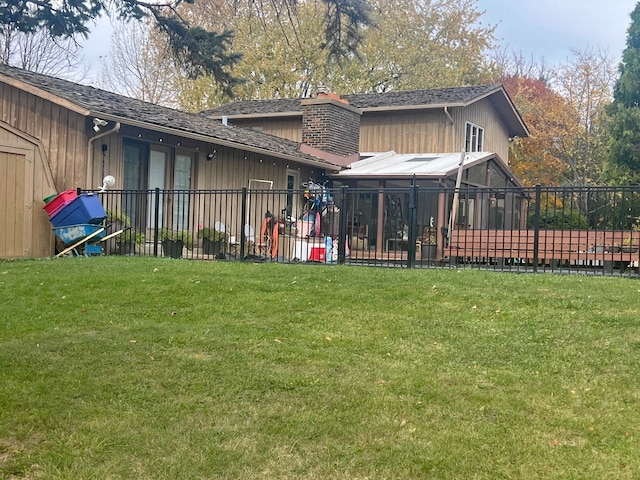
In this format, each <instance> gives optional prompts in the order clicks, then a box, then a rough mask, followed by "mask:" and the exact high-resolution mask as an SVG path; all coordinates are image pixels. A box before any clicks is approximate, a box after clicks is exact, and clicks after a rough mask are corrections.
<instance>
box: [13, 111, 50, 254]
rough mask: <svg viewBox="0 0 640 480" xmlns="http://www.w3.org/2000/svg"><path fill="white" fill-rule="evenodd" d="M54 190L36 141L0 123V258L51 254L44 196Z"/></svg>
mask: <svg viewBox="0 0 640 480" xmlns="http://www.w3.org/2000/svg"><path fill="white" fill-rule="evenodd" d="M52 193H55V187H54V185H53V178H52V176H51V172H50V171H49V168H48V164H47V162H46V159H45V158H44V151H43V148H42V145H41V144H39V142H37V141H34V140H32V139H28V138H24V137H21V136H20V135H18V134H16V132H15V131H13V129H12V128H11V127H8V126H4V127H3V126H2V124H1V123H0V210H1V211H2V212H3V213H2V215H0V258H26V257H44V256H48V255H51V254H52V253H53V234H52V231H51V225H50V223H49V218H48V216H47V214H46V212H45V211H44V210H43V209H42V206H43V201H42V200H43V199H44V198H45V197H47V196H49V195H51V194H52Z"/></svg>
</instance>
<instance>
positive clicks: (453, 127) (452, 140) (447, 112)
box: [444, 105, 456, 152]
mask: <svg viewBox="0 0 640 480" xmlns="http://www.w3.org/2000/svg"><path fill="white" fill-rule="evenodd" d="M444 114H445V115H446V116H447V118H448V119H449V121H450V122H451V140H450V141H451V151H452V152H453V151H455V150H454V148H453V144H454V141H455V139H456V127H455V123H454V121H453V117H452V116H451V114H450V113H449V108H448V107H447V106H446V105H445V106H444Z"/></svg>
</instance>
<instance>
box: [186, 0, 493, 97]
mask: <svg viewBox="0 0 640 480" xmlns="http://www.w3.org/2000/svg"><path fill="white" fill-rule="evenodd" d="M221 3H222V4H224V3H225V2H223V1H221V0H207V1H202V2H198V3H196V4H193V5H185V6H184V10H185V11H188V12H189V13H184V15H186V16H187V15H188V16H189V18H194V19H195V18H201V19H202V20H201V21H202V22H206V23H208V22H210V21H211V18H212V17H211V15H210V14H208V13H209V12H210V11H211V10H214V9H216V10H217V11H219V12H220V13H219V14H218V15H217V16H216V17H215V21H220V19H221V17H223V16H226V15H228V16H229V19H228V21H229V22H233V23H232V24H231V25H232V27H231V28H233V30H234V31H235V32H236V37H235V40H234V44H233V47H234V49H235V51H237V52H239V53H241V54H242V60H241V61H240V62H238V64H237V65H236V66H235V67H234V73H235V74H236V75H237V76H239V77H241V78H243V79H244V83H243V84H241V85H237V86H236V87H234V89H233V91H234V96H235V97H236V98H240V99H261V98H262V99H268V98H284V97H304V96H308V95H310V94H311V93H312V92H313V91H314V89H315V88H316V87H317V86H318V85H319V84H320V83H322V84H325V85H327V86H328V87H329V88H330V89H331V90H333V91H335V92H338V93H341V94H348V93H356V92H358V93H359V92H383V91H389V90H406V89H417V88H428V87H442V86H451V85H468V84H479V83H482V82H483V80H484V79H485V78H487V73H486V61H485V57H484V52H485V50H486V49H487V48H489V47H490V46H491V45H492V42H493V27H490V26H479V25H478V23H479V22H478V19H479V18H480V16H481V12H479V11H478V10H476V9H475V0H448V1H447V0H435V1H430V2H427V1H425V0H419V1H416V0H370V2H369V4H370V7H371V9H370V19H371V24H372V25H374V26H369V27H367V28H363V29H362V31H361V43H360V45H359V48H358V55H357V56H356V55H351V56H346V57H344V58H343V59H342V60H341V61H340V62H338V61H336V60H335V58H334V57H332V56H331V55H330V54H329V53H328V52H327V50H326V49H324V50H323V45H324V30H323V26H322V19H323V17H324V10H323V8H322V6H321V5H322V4H321V3H320V2H304V3H302V2H301V3H300V5H299V6H298V9H297V11H296V17H295V19H296V21H295V22H281V21H279V20H278V18H279V16H282V15H284V13H283V12H282V11H278V10H274V9H272V10H269V9H267V7H266V6H264V7H263V9H262V10H261V11H260V12H256V11H255V10H248V9H245V10H237V9H236V10H231V9H229V8H228V7H227V9H225V8H224V7H222V6H221ZM267 3H268V2H264V5H266V4H267ZM239 13H240V14H241V15H240V14H239ZM233 15H235V17H233V18H231V17H232V16H233ZM190 87H191V88H193V90H194V91H195V90H197V93H195V92H192V93H187V92H183V93H184V96H183V98H185V99H187V98H188V99H189V103H188V104H186V105H183V107H184V108H189V109H193V108H196V105H194V103H193V102H199V106H201V107H203V108H208V107H212V106H215V105H217V104H219V103H222V102H225V101H228V98H224V96H221V95H219V92H216V91H215V88H214V87H211V88H209V89H207V86H206V81H204V79H203V81H202V82H201V81H198V82H197V83H194V84H193V85H191V86H190ZM203 95H204V96H203ZM202 99H204V100H205V102H211V103H209V104H208V105H207V104H203V103H202V102H201V100H202ZM216 102H217V103H216Z"/></svg>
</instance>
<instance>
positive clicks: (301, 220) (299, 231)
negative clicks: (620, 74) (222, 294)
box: [99, 183, 640, 275]
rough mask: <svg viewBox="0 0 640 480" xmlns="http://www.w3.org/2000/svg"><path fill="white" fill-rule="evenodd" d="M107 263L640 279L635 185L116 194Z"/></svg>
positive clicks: (109, 196) (109, 198)
mask: <svg viewBox="0 0 640 480" xmlns="http://www.w3.org/2000/svg"><path fill="white" fill-rule="evenodd" d="M99 195H100V198H101V201H102V204H103V206H104V207H105V209H106V210H107V212H108V217H107V220H106V223H107V225H108V226H109V229H110V231H111V232H116V231H119V230H122V233H121V234H119V235H117V236H115V237H112V238H111V239H109V240H108V241H107V242H106V243H107V244H106V246H105V251H106V253H107V254H124V255H155V256H172V257H176V258H191V259H206V260H212V259H227V260H251V261H270V262H317V263H346V264H358V265H371V266H390V267H391V266H393V267H407V268H412V267H422V268H434V267H456V268H491V269H499V270H511V271H532V272H537V271H554V272H555V271H557V272H593V273H598V274H600V273H601V274H620V275H637V274H638V245H639V243H640V242H639V241H640V187H591V188H569V187H535V188H526V189H520V188H484V187H483V188H477V187H463V188H460V189H452V188H427V187H421V186H419V185H413V186H410V187H403V188H399V187H396V188H352V187H341V188H338V189H329V188H326V187H325V186H323V185H318V184H313V183H310V184H308V185H307V186H305V187H304V188H301V189H297V190H271V189H269V188H265V189H263V190H258V189H251V190H250V189H247V188H244V189H241V190H159V189H156V190H148V191H147V190H135V191H129V190H118V191H107V192H101V193H99Z"/></svg>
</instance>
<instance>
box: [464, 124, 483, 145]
mask: <svg viewBox="0 0 640 480" xmlns="http://www.w3.org/2000/svg"><path fill="white" fill-rule="evenodd" d="M464 132H465V133H464V145H465V151H466V152H482V151H483V149H484V127H481V126H480V125H478V124H476V123H473V122H466V123H465V130H464Z"/></svg>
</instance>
